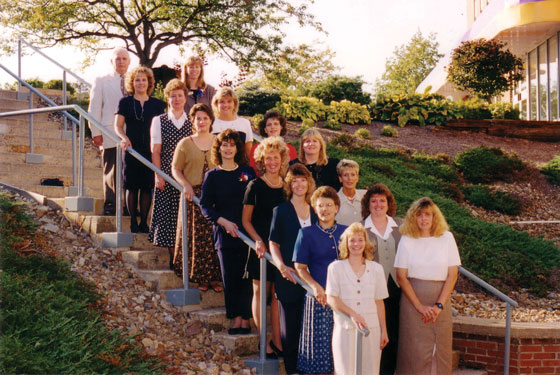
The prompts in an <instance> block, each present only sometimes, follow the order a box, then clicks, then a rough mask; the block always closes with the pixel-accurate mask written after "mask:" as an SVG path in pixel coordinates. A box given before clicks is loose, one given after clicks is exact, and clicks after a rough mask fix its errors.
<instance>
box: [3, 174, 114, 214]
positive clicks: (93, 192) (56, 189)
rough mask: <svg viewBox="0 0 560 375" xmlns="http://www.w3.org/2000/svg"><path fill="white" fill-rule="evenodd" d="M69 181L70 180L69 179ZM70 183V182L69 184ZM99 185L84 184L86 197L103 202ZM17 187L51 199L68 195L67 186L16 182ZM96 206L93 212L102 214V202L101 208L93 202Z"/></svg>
mask: <svg viewBox="0 0 560 375" xmlns="http://www.w3.org/2000/svg"><path fill="white" fill-rule="evenodd" d="M0 181H3V178H2V176H1V175H0ZM70 181H71V180H70ZM3 182H5V183H8V182H7V181H3ZM70 185H71V184H70ZM98 185H99V189H92V188H89V187H87V186H86V194H85V195H86V197H92V198H94V199H96V200H98V199H100V200H101V202H103V190H102V189H101V183H99V184H98ZM17 187H18V188H20V189H23V190H27V191H32V192H34V193H39V194H41V195H44V196H46V197H49V198H52V199H63V198H64V197H67V196H68V186H43V185H38V184H37V185H33V184H24V183H18V184H17ZM94 204H95V205H96V206H95V207H96V210H95V213H96V214H97V215H102V214H103V208H102V207H103V203H101V209H98V208H97V207H98V206H97V205H98V203H96V201H95V203H94ZM61 207H64V202H62V206H61Z"/></svg>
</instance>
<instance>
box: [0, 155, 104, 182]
mask: <svg viewBox="0 0 560 375" xmlns="http://www.w3.org/2000/svg"><path fill="white" fill-rule="evenodd" d="M68 162H69V165H68V166H66V165H57V164H48V163H43V164H27V163H6V162H4V163H2V164H1V165H0V173H6V174H9V173H18V174H20V175H22V174H23V175H26V176H28V175H29V176H31V175H34V174H37V173H41V174H43V175H52V176H72V160H68ZM65 164H66V163H65ZM84 177H85V178H86V180H88V179H99V181H102V180H103V170H102V169H101V168H100V167H84Z"/></svg>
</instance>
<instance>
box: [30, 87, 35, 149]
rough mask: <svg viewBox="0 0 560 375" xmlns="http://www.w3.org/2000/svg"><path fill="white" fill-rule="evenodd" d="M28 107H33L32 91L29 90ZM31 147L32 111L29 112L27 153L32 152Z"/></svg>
mask: <svg viewBox="0 0 560 375" xmlns="http://www.w3.org/2000/svg"><path fill="white" fill-rule="evenodd" d="M29 109H33V92H32V91H29ZM33 151H34V149H33V113H30V114H29V153H30V154H34V152H33Z"/></svg>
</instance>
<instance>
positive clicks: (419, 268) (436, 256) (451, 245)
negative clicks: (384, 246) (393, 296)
mask: <svg viewBox="0 0 560 375" xmlns="http://www.w3.org/2000/svg"><path fill="white" fill-rule="evenodd" d="M460 265H461V259H460V257H459V249H458V248H457V243H456V242H455V238H454V237H453V234H452V233H451V232H450V231H446V232H444V233H443V234H442V235H441V236H439V237H420V238H412V237H409V236H406V235H403V236H402V238H401V240H400V242H399V247H398V248H397V255H396V257H395V267H396V268H405V269H407V270H408V277H410V278H414V279H420V280H433V281H444V280H445V279H446V278H447V268H448V267H451V266H460Z"/></svg>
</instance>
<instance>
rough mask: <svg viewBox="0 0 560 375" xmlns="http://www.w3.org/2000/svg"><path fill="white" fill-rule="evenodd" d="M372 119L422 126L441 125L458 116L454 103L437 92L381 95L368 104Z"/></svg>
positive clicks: (401, 124) (402, 124)
mask: <svg viewBox="0 0 560 375" xmlns="http://www.w3.org/2000/svg"><path fill="white" fill-rule="evenodd" d="M370 112H371V117H372V119H373V120H377V121H386V122H393V123H397V124H398V125H399V126H401V127H402V126H405V125H407V124H408V123H411V124H418V125H420V126H424V125H426V124H433V125H443V124H445V122H446V121H447V120H449V119H453V118H458V117H459V116H460V115H459V112H458V111H457V107H456V105H455V104H454V103H453V102H452V101H449V100H447V99H445V98H444V97H443V96H441V95H438V94H429V93H428V94H410V95H401V96H398V97H397V96H394V97H383V98H380V99H379V100H378V101H377V102H375V103H373V104H372V105H371V106H370Z"/></svg>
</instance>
